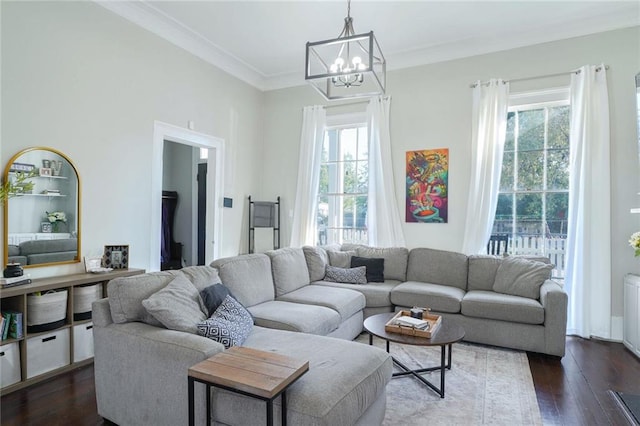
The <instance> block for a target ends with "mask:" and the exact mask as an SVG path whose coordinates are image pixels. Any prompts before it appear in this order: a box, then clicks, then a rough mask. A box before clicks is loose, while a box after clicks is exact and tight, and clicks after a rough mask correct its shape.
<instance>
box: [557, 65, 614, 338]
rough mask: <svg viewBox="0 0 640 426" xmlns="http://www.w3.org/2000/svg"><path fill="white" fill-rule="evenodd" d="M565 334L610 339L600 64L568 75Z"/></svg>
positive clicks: (605, 109)
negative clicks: (569, 123) (567, 301)
mask: <svg viewBox="0 0 640 426" xmlns="http://www.w3.org/2000/svg"><path fill="white" fill-rule="evenodd" d="M570 93H571V95H570V96H571V132H570V144H571V154H570V168H571V171H570V181H569V223H568V230H567V244H568V247H567V257H566V265H567V269H566V275H565V289H566V291H567V293H568V295H569V309H568V313H567V314H568V318H567V333H568V334H574V335H578V336H581V337H585V338H589V337H592V336H594V337H602V338H605V339H606V338H611V215H610V206H611V199H610V195H609V193H610V188H611V186H610V166H609V156H610V154H609V138H610V136H609V135H610V133H609V97H608V91H607V71H606V69H605V66H604V65H600V66H593V65H587V66H583V67H582V68H580V70H579V71H578V72H576V73H573V74H572V75H571V88H570Z"/></svg>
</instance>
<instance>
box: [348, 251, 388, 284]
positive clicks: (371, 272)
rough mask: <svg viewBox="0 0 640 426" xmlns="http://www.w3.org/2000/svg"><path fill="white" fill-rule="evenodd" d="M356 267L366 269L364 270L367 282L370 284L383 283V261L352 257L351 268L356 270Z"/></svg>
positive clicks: (380, 259)
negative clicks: (364, 267)
mask: <svg viewBox="0 0 640 426" xmlns="http://www.w3.org/2000/svg"><path fill="white" fill-rule="evenodd" d="M358 266H366V267H367V269H366V273H367V282H370V283H383V282H384V259H382V258H367V257H359V256H352V257H351V267H352V268H356V267H358Z"/></svg>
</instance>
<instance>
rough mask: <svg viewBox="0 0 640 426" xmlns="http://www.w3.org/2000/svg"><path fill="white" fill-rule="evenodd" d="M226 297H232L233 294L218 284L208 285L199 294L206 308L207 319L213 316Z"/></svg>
mask: <svg viewBox="0 0 640 426" xmlns="http://www.w3.org/2000/svg"><path fill="white" fill-rule="evenodd" d="M227 296H231V297H233V294H231V292H230V291H229V289H228V288H226V287H225V286H224V285H223V284H220V283H216V284H213V285H210V286H209V287H207V288H205V289H204V290H202V291H201V292H200V297H201V298H202V302H203V303H204V306H205V308H206V310H205V314H207V317H210V316H211V315H213V313H214V312H215V311H216V309H218V306H220V305H221V304H222V302H224V299H225V298H226V297H227Z"/></svg>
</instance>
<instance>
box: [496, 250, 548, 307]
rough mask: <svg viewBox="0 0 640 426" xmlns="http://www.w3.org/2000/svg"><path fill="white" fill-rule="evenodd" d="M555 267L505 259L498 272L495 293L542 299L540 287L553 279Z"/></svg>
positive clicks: (517, 259)
mask: <svg viewBox="0 0 640 426" xmlns="http://www.w3.org/2000/svg"><path fill="white" fill-rule="evenodd" d="M552 269H553V265H551V264H548V263H542V262H536V261H532V260H527V259H524V258H521V257H507V258H505V259H504V260H503V261H502V263H501V264H500V267H498V270H497V272H496V280H495V282H494V283H493V291H495V292H496V293H504V294H510V295H512V296H520V297H527V298H529V299H539V298H540V286H541V285H542V284H543V283H544V282H545V281H546V280H548V279H549V278H551V270H552Z"/></svg>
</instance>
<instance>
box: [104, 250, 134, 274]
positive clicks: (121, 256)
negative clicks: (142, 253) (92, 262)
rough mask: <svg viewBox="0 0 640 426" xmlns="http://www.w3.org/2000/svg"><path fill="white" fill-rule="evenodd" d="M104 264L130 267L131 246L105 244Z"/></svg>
mask: <svg viewBox="0 0 640 426" xmlns="http://www.w3.org/2000/svg"><path fill="white" fill-rule="evenodd" d="M102 266H103V267H104V268H113V269H127V268H129V246H104V255H103V256H102Z"/></svg>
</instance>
